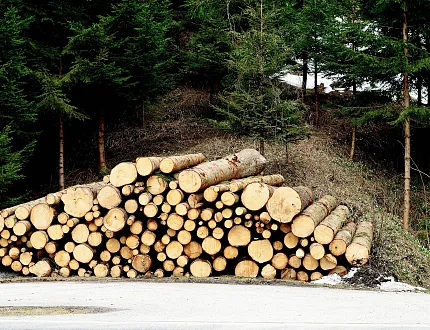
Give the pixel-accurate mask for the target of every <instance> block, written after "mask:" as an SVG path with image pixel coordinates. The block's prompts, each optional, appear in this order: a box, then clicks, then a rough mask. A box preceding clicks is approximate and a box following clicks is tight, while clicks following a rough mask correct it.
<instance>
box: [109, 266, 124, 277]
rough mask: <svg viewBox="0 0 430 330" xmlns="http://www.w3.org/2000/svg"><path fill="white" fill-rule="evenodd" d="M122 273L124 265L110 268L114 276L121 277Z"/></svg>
mask: <svg viewBox="0 0 430 330" xmlns="http://www.w3.org/2000/svg"><path fill="white" fill-rule="evenodd" d="M121 274H122V266H121V265H115V266H113V267H112V268H111V269H110V276H112V277H113V278H120V277H121Z"/></svg>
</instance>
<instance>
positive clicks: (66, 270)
mask: <svg viewBox="0 0 430 330" xmlns="http://www.w3.org/2000/svg"><path fill="white" fill-rule="evenodd" d="M70 273H71V271H70V268H69V267H61V268H60V269H59V270H58V274H59V275H60V276H61V277H69V276H70Z"/></svg>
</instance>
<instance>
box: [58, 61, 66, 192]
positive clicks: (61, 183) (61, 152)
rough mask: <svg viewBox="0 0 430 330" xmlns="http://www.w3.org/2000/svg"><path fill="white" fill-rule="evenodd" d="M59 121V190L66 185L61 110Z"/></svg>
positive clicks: (61, 68) (61, 71) (61, 65)
mask: <svg viewBox="0 0 430 330" xmlns="http://www.w3.org/2000/svg"><path fill="white" fill-rule="evenodd" d="M62 75H63V60H62V59H61V58H60V73H59V75H58V76H59V77H60V78H61V77H62ZM58 121H59V130H58V137H59V139H58V140H59V145H58V188H59V190H63V189H64V188H65V186H64V125H63V114H62V113H61V112H59V114H58Z"/></svg>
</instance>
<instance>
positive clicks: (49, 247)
mask: <svg viewBox="0 0 430 330" xmlns="http://www.w3.org/2000/svg"><path fill="white" fill-rule="evenodd" d="M57 246H58V243H57V242H48V243H46V245H45V251H46V253H48V254H49V255H51V254H54V253H55V252H56V251H57Z"/></svg>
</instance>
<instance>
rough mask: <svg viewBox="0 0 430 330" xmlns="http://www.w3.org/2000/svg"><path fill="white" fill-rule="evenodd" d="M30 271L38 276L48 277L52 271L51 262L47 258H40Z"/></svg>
mask: <svg viewBox="0 0 430 330" xmlns="http://www.w3.org/2000/svg"><path fill="white" fill-rule="evenodd" d="M29 270H30V273H32V274H34V275H36V276H37V277H48V276H50V275H51V273H52V267H51V263H50V262H49V261H47V260H40V261H38V262H36V263H35V264H34V265H33V266H31V267H29Z"/></svg>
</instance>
